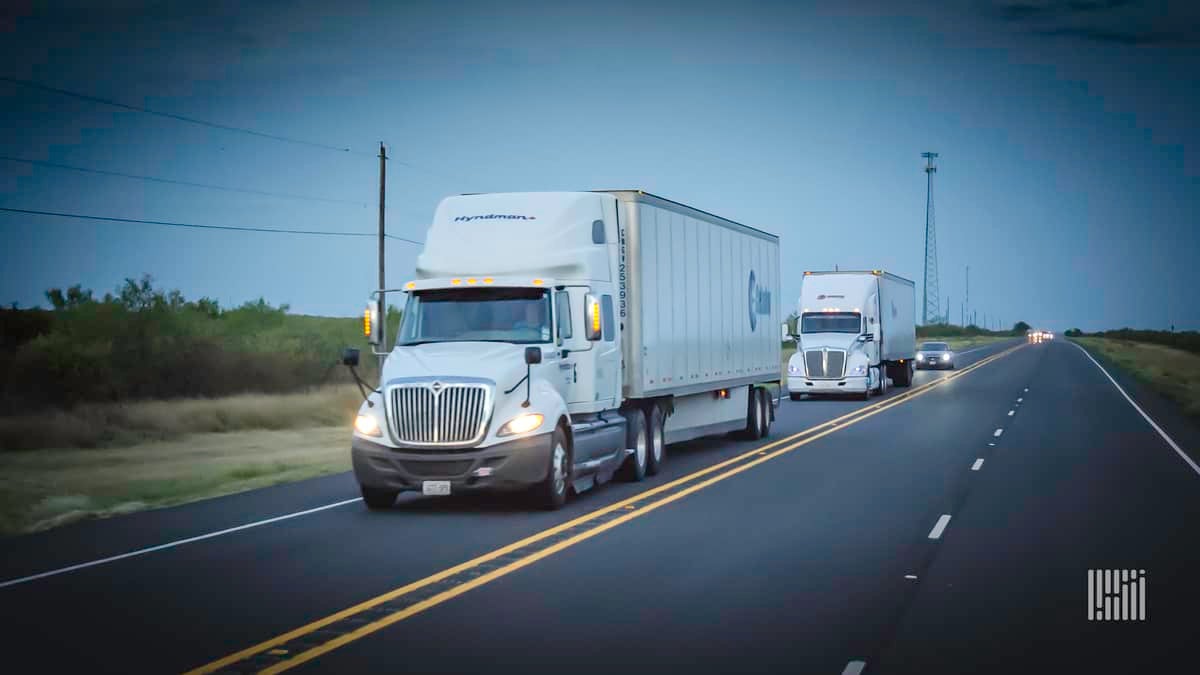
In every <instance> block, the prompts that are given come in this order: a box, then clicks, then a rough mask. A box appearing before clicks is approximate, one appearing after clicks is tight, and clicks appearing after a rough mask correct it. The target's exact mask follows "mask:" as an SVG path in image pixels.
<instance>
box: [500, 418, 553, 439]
mask: <svg viewBox="0 0 1200 675" xmlns="http://www.w3.org/2000/svg"><path fill="white" fill-rule="evenodd" d="M543 419H544V418H543V417H542V416H541V415H539V414H538V413H525V414H524V415H520V416H518V417H514V418H513V419H511V420H509V421H508V422H507V423H505V425H504V426H502V427H500V431H497V432H496V435H497V436H512V435H514V434H524V433H527V432H530V431H533V430H534V429H536V428H538V427H540V426H542V420H543Z"/></svg>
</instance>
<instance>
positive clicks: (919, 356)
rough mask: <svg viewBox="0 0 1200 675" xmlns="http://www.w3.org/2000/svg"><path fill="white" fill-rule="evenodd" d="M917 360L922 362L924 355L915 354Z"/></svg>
mask: <svg viewBox="0 0 1200 675" xmlns="http://www.w3.org/2000/svg"><path fill="white" fill-rule="evenodd" d="M917 360H918V361H924V360H925V355H924V354H917Z"/></svg>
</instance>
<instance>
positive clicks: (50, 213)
mask: <svg viewBox="0 0 1200 675" xmlns="http://www.w3.org/2000/svg"><path fill="white" fill-rule="evenodd" d="M0 211H8V212H9V213H26V214H32V215H35V216H58V217H61V218H78V219H80V220H100V221H106V222H113V223H140V224H143V225H165V226H170V227H190V228H196V229H202V230H234V231H238V232H270V233H273V234H312V235H324V236H331V237H375V236H378V234H377V233H374V232H330V231H328V230H291V229H283V228H270V227H238V226H234V225H197V224H195V223H177V222H172V221H167V220H142V219H139V218H113V217H109V216H89V215H85V214H82V213H63V212H60V211H36V210H33V209H12V208H8V207H4V206H0ZM389 236H391V238H393V239H398V240H400V241H406V242H409V243H411V244H417V245H418V246H420V245H423V244H422V242H419V241H414V240H412V239H405V238H404V237H397V236H394V235H389Z"/></svg>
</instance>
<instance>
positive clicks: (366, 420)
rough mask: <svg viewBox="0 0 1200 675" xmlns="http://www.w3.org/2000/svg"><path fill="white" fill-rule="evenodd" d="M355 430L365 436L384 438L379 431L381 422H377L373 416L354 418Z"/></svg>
mask: <svg viewBox="0 0 1200 675" xmlns="http://www.w3.org/2000/svg"><path fill="white" fill-rule="evenodd" d="M354 428H355V429H356V430H357V431H358V433H360V434H362V435H363V436H382V435H383V433H382V432H380V431H379V422H376V421H375V417H374V416H373V415H359V416H358V417H356V418H354Z"/></svg>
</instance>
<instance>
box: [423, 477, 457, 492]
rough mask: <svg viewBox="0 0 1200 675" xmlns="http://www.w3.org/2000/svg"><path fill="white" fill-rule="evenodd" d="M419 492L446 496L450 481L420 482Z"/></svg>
mask: <svg viewBox="0 0 1200 675" xmlns="http://www.w3.org/2000/svg"><path fill="white" fill-rule="evenodd" d="M421 492H423V493H425V494H427V495H448V494H450V481H448V480H427V481H422V482H421Z"/></svg>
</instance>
